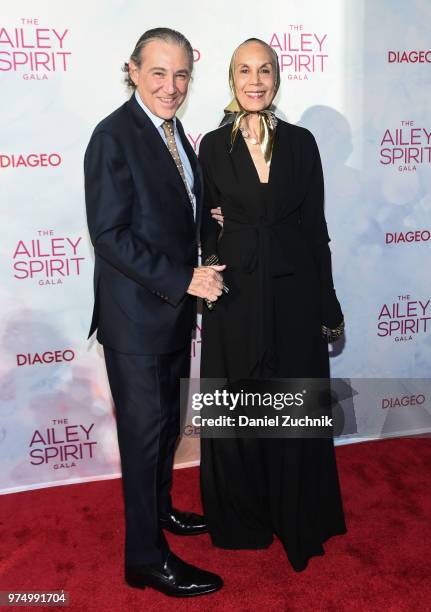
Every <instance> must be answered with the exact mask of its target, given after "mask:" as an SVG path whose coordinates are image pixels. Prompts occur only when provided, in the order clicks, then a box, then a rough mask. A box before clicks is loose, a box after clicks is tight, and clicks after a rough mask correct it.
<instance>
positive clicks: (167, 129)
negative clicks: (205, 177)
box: [162, 119, 194, 209]
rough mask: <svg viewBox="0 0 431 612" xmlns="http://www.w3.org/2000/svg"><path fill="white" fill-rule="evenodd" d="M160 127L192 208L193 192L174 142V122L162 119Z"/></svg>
mask: <svg viewBox="0 0 431 612" xmlns="http://www.w3.org/2000/svg"><path fill="white" fill-rule="evenodd" d="M162 128H163V131H164V133H165V136H166V141H167V143H168V149H169V152H170V154H171V155H172V158H173V160H174V162H175V165H176V167H177V168H178V172H179V173H180V176H181V178H182V179H183V183H184V187H185V188H186V191H187V195H188V196H189V200H190V204H191V207H192V209H194V200H193V194H192V192H191V191H190V187H189V185H188V183H187V180H186V175H185V173H184V167H183V164H182V162H181V157H180V154H179V153H178V149H177V143H176V142H175V135H174V122H173V121H172V119H170V120H169V121H163V123H162Z"/></svg>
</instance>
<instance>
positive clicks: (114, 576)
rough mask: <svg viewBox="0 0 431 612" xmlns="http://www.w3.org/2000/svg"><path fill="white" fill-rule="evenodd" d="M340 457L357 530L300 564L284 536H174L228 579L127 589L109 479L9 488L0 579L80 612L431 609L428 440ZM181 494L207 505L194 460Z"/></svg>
mask: <svg viewBox="0 0 431 612" xmlns="http://www.w3.org/2000/svg"><path fill="white" fill-rule="evenodd" d="M337 457H338V465H339V470H340V477H341V485H342V490H343V495H344V503H345V510H346V517H347V522H348V528H349V531H348V534H347V535H345V536H339V537H336V538H333V539H332V540H330V541H329V542H328V543H327V544H326V546H325V549H326V555H325V556H324V557H316V558H314V559H313V560H312V561H311V562H310V564H309V567H308V569H307V570H306V571H305V572H303V573H301V574H297V573H295V572H294V571H293V570H292V569H291V568H290V566H289V565H288V563H287V561H286V559H285V556H284V552H283V550H282V548H281V546H280V545H279V543H278V542H276V543H274V544H273V545H272V547H271V548H269V549H267V550H264V551H250V552H244V551H241V552H235V551H233V552H232V551H223V550H217V549H215V548H213V547H212V546H211V544H210V541H209V538H208V536H206V535H204V536H196V537H194V538H181V537H176V536H172V537H170V538H169V539H170V542H171V546H172V549H173V550H174V551H175V552H176V553H177V554H179V555H180V556H182V557H183V558H184V559H186V560H187V561H190V562H193V563H195V564H196V565H201V566H203V567H205V568H207V569H210V570H212V571H215V572H218V573H220V574H221V575H222V576H223V577H224V580H225V587H224V589H223V590H222V591H220V592H219V593H215V594H213V595H210V596H206V597H198V598H196V599H189V600H178V599H170V598H167V597H164V596H163V595H160V594H158V593H156V592H155V591H152V590H150V589H146V590H145V591H138V590H134V589H130V588H128V587H126V586H125V584H124V583H123V580H122V565H123V560H122V544H123V520H122V519H123V517H122V501H121V483H120V481H119V480H110V481H102V482H95V483H89V484H80V485H71V486H63V487H55V488H50V489H44V490H39V491H30V492H26V493H16V494H13V495H5V496H1V497H0V504H1V510H0V528H1V532H0V538H1V540H0V541H1V553H0V554H1V557H0V563H1V566H0V590H9V589H18V590H26V589H27V590H44V589H61V588H63V589H64V590H65V591H69V592H70V596H71V605H70V607H69V608H65V609H69V610H73V611H75V610H99V611H105V610H106V611H107V612H129V611H132V612H134V611H135V610H136V611H138V610H145V611H147V610H163V611H165V610H168V611H169V610H187V611H188V610H190V611H194V610H205V612H206V611H207V610H228V611H229V610H260V609H264V610H266V611H268V612H269V611H273V610H283V611H284V610H285V611H290V610H292V611H301V612H302V611H307V612H308V611H319V610H322V611H325V612H331V611H342V612H344V611H350V610H355V611H356V610H358V611H359V610H361V611H364V610H366V611H369V610H372V611H374V610H375V611H379V612H380V611H381V610H384V611H385V612H388V611H391V612H400V611H404V610H406V611H407V610H409V611H410V610H412V611H413V610H414V611H417V610H422V611H425V610H431V554H430V543H431V486H430V480H431V439H430V438H416V439H398V440H387V441H379V442H373V443H364V444H353V445H349V446H343V447H339V448H338V449H337ZM174 500H175V504H176V505H177V506H178V507H180V508H184V509H190V510H199V509H200V503H199V488H198V470H197V469H187V470H178V471H176V472H175V484H174ZM16 609H18V608H16ZM20 609H21V610H23V609H24V608H20ZM25 609H29V610H34V608H25ZM51 609H52V608H51ZM57 609H59V608H57Z"/></svg>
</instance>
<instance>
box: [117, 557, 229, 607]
mask: <svg viewBox="0 0 431 612" xmlns="http://www.w3.org/2000/svg"><path fill="white" fill-rule="evenodd" d="M126 582H127V584H128V585H129V586H131V587H135V588H137V589H145V587H151V588H152V589H156V591H160V592H161V593H164V594H165V595H169V596H171V597H194V596H196V595H206V594H207V593H214V592H215V591H218V590H219V589H221V588H222V586H223V580H222V579H221V578H220V576H217V574H213V573H212V572H206V571H205V570H201V569H199V568H197V567H194V565H190V564H189V563H186V562H185V561H182V560H181V559H180V558H179V557H177V556H176V555H174V553H172V552H169V554H168V556H167V559H166V561H165V562H164V563H163V564H161V565H160V566H158V565H142V566H137V567H128V568H126Z"/></svg>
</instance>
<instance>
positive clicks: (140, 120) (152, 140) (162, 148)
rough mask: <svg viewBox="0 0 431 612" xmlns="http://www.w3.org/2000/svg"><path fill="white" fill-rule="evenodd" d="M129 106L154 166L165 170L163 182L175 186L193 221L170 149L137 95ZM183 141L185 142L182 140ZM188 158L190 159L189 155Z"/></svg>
mask: <svg viewBox="0 0 431 612" xmlns="http://www.w3.org/2000/svg"><path fill="white" fill-rule="evenodd" d="M128 106H129V110H130V112H131V114H132V117H133V119H134V122H135V125H136V127H137V128H138V130H139V131H140V132H142V139H141V142H142V146H145V147H146V148H148V149H149V152H150V159H151V160H152V162H153V163H154V165H156V166H157V165H158V166H160V167H161V168H163V170H162V171H161V173H160V174H161V176H162V180H163V181H164V182H169V183H171V184H172V185H174V186H175V188H176V190H177V191H178V194H179V196H180V197H179V200H180V202H181V204H182V205H183V206H185V207H186V208H187V209H188V211H189V213H190V215H191V218H192V219H193V214H192V210H191V205H190V200H189V196H188V194H187V191H186V188H185V186H184V183H183V180H182V178H181V176H180V173H179V172H178V168H177V167H176V165H175V162H174V160H173V158H172V155H171V153H170V151H169V149H168V147H167V146H166V144H165V143H164V142H163V139H162V137H161V135H160V133H159V131H158V130H157V128H156V127H155V125H154V124H153V122H152V121H150V119H149V117H148V116H147V115H146V113H145V111H144V110H143V109H142V108H141V107H140V106H139V104H138V102H137V100H136V98H135V94H133V95H132V97H131V98H130V100H129V102H128ZM178 123H179V122H178V121H177V125H178ZM181 129H182V128H181ZM183 133H184V131H183ZM181 141H182V142H183V139H182V138H181ZM183 144H184V142H183ZM188 156H189V157H190V155H189V154H188ZM192 168H193V166H192Z"/></svg>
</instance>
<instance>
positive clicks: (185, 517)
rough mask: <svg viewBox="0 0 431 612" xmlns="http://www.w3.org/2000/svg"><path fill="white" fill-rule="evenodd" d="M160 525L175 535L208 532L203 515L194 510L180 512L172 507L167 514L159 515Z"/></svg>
mask: <svg viewBox="0 0 431 612" xmlns="http://www.w3.org/2000/svg"><path fill="white" fill-rule="evenodd" d="M160 526H161V527H162V529H167V530H168V531H170V532H171V533H176V534H177V535H199V534H200V533H207V532H208V527H207V525H206V523H205V519H204V517H203V516H201V515H200V514H195V513H194V512H181V510H175V509H174V508H172V510H171V511H170V512H169V514H165V515H163V516H162V517H160Z"/></svg>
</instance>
